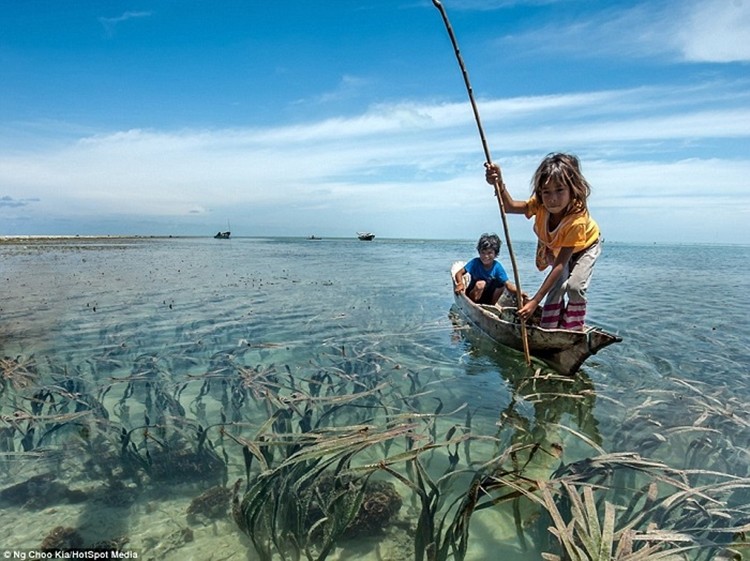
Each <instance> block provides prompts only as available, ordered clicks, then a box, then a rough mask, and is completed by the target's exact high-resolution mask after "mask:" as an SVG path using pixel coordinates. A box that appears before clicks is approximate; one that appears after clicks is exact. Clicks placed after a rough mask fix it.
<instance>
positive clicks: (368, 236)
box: [357, 232, 375, 242]
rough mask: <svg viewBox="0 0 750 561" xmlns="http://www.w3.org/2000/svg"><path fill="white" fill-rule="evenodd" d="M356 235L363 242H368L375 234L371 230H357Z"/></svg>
mask: <svg viewBox="0 0 750 561" xmlns="http://www.w3.org/2000/svg"><path fill="white" fill-rule="evenodd" d="M357 237H358V238H359V239H360V240H362V241H364V242H370V241H372V240H374V239H375V234H373V233H372V232H357Z"/></svg>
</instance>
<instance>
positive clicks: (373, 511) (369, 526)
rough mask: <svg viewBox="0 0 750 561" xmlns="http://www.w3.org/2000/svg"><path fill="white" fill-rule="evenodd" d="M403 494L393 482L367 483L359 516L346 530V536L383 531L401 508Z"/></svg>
mask: <svg viewBox="0 0 750 561" xmlns="http://www.w3.org/2000/svg"><path fill="white" fill-rule="evenodd" d="M401 504H402V499H401V495H399V494H398V491H396V487H395V486H394V485H393V483H390V482H387V481H371V482H370V483H368V485H367V490H366V491H365V496H364V498H363V499H362V505H361V506H360V507H359V511H358V512H357V516H356V517H355V518H354V520H353V521H352V523H351V524H349V526H348V527H347V529H346V532H344V537H347V538H352V537H356V536H364V535H373V534H377V533H380V532H382V531H383V528H385V527H386V526H388V524H390V522H391V520H392V519H393V517H394V516H396V515H397V514H398V511H399V510H400V509H401Z"/></svg>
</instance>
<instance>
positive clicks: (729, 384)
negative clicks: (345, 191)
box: [0, 238, 750, 561]
mask: <svg viewBox="0 0 750 561" xmlns="http://www.w3.org/2000/svg"><path fill="white" fill-rule="evenodd" d="M474 245H475V241H474V240H389V239H383V238H376V239H375V240H373V241H372V242H368V243H362V242H359V241H358V240H356V239H351V240H348V239H325V238H324V239H322V240H316V241H315V242H311V241H309V240H307V239H303V238H232V239H230V240H219V241H217V240H214V239H213V238H116V239H105V238H99V239H55V240H46V241H45V240H30V239H27V240H14V241H13V242H12V243H10V242H8V243H2V244H0V268H1V269H0V270H1V271H2V276H0V279H2V282H3V294H4V298H3V299H2V301H1V302H0V357H2V358H0V416H1V417H0V420H1V422H0V474H1V475H0V506H1V507H2V508H0V524H2V526H3V527H4V528H6V529H7V530H6V532H4V536H3V537H2V538H0V550H2V551H3V553H10V554H11V555H14V554H15V552H19V554H21V553H26V554H29V555H30V554H31V552H32V551H33V552H35V553H39V554H40V555H42V554H44V555H48V554H49V555H54V554H56V553H57V552H61V553H73V552H82V551H85V552H90V553H94V552H97V551H98V552H100V553H101V552H103V551H106V553H108V554H110V555H113V554H114V553H117V554H118V555H125V554H130V555H132V557H130V558H144V559H157V558H158V559H160V560H162V559H167V560H169V559H174V560H180V561H181V560H182V559H184V558H185V557H186V556H192V557H194V558H206V559H207V558H210V557H212V556H213V557H214V558H232V557H238V558H239V557H240V556H241V557H242V558H245V557H247V558H251V559H261V560H270V559H272V558H274V559H294V558H297V557H305V556H306V555H307V554H308V553H310V554H311V555H313V556H314V558H318V559H324V558H328V559H344V558H353V557H352V556H355V557H356V558H358V559H364V560H370V559H372V560H375V559H378V558H390V559H394V560H402V559H403V560H406V559H418V560H422V559H467V560H480V559H488V558H500V557H503V556H507V558H509V559H521V560H526V559H529V560H531V559H539V558H540V556H541V554H542V553H549V554H551V555H561V554H562V551H564V550H565V549H566V547H568V546H570V544H572V543H577V544H579V545H580V544H581V543H587V542H586V540H585V539H583V537H582V536H581V535H579V534H576V535H574V534H567V533H566V532H564V531H563V532H559V533H558V534H559V536H560V537H559V538H556V537H555V536H554V535H553V534H552V533H551V532H550V531H549V528H550V527H551V526H555V525H556V523H557V522H556V521H562V522H564V523H565V524H567V523H568V522H569V521H570V519H571V517H579V518H581V519H582V518H585V517H586V513H588V514H590V515H592V516H596V515H598V516H599V517H600V518H601V525H600V528H599V538H601V539H604V538H606V535H604V534H606V532H604V531H603V529H604V528H606V527H608V526H607V525H608V524H610V523H611V524H612V525H613V527H614V528H615V529H616V530H617V529H621V528H623V527H625V526H627V524H629V523H631V522H632V523H633V524H634V526H633V528H632V530H633V531H634V532H636V539H635V540H634V541H633V542H632V543H633V544H635V545H632V547H645V546H648V547H652V548H653V551H654V554H655V553H656V552H657V551H663V550H664V549H665V548H668V547H677V545H680V546H681V547H686V548H688V549H689V550H690V551H692V552H694V553H695V554H697V553H698V552H702V553H703V554H705V552H706V551H707V550H713V551H716V552H718V551H726V550H731V549H735V550H739V551H742V548H743V547H744V544H742V543H740V542H739V541H738V540H739V538H738V537H737V536H739V534H740V532H739V531H735V530H737V529H738V528H740V527H742V525H743V524H747V523H748V521H750V512H748V509H750V507H749V506H748V505H750V493H749V492H748V489H750V485H749V484H748V481H747V480H746V477H747V474H748V473H750V470H748V467H749V465H748V464H750V457H748V455H747V453H746V452H744V450H746V448H747V446H746V443H747V441H748V437H750V413H748V412H747V408H746V407H745V406H744V404H745V403H747V400H748V397H749V396H750V369H749V368H748V365H750V329H749V328H750V325H748V323H750V320H748V316H747V313H746V310H745V309H744V308H743V307H742V306H737V305H735V303H736V302H742V301H743V298H744V296H745V294H746V289H745V287H746V284H747V282H746V279H745V276H744V274H743V271H744V269H745V268H746V267H745V264H746V263H747V262H748V258H750V247H747V246H709V245H705V246H703V245H684V246H676V245H673V246H666V245H631V244H618V243H610V242H605V244H604V250H603V253H602V257H601V258H600V261H599V262H598V263H597V266H596V270H595V272H594V276H593V279H592V283H591V287H590V291H589V294H588V296H589V308H588V316H587V320H588V321H589V322H590V323H593V324H596V325H600V326H602V327H604V328H605V329H607V330H608V331H611V332H613V333H616V334H618V335H620V336H621V337H622V338H623V341H622V342H621V343H618V344H617V345H612V346H611V347H607V348H605V349H603V350H602V351H600V352H599V353H598V354H596V355H595V356H593V357H590V358H589V359H588V360H587V361H586V362H585V363H584V365H583V367H582V369H581V370H580V372H579V373H578V375H577V376H576V377H574V378H570V377H565V376H560V375H559V374H557V373H556V372H554V371H553V370H551V369H550V368H548V367H546V366H544V365H543V364H541V363H535V364H534V365H533V368H531V369H529V368H528V367H527V366H526V365H525V362H524V357H523V355H522V353H519V352H517V351H513V350H509V349H504V348H499V347H498V346H497V345H495V344H493V343H492V342H491V341H490V340H488V339H487V338H486V337H484V336H483V335H482V334H481V333H477V332H475V331H474V330H473V329H472V328H470V327H469V326H467V325H466V324H465V322H463V321H462V318H461V317H460V315H457V314H456V313H455V310H453V309H452V304H453V294H452V288H451V285H450V278H449V274H448V271H449V269H450V266H451V263H452V262H454V261H456V260H466V259H468V258H470V257H472V256H473V255H474V254H475V249H474ZM514 249H515V252H516V257H517V260H518V263H519V273H520V278H521V281H522V283H523V285H524V286H523V289H524V290H528V291H530V290H533V289H534V288H536V286H537V284H538V283H539V282H540V280H541V278H543V276H542V274H540V273H539V272H537V271H536V269H535V267H534V250H535V247H534V244H532V243H531V242H520V243H519V242H515V243H514ZM350 256H356V257H351V258H350ZM499 260H501V261H502V262H503V263H504V264H505V265H506V267H507V268H508V269H509V267H510V266H509V264H508V259H507V254H506V253H505V250H504V249H503V251H501V255H500V256H499ZM696 271H711V287H710V294H709V293H708V292H707V291H706V290H703V289H702V288H701V279H700V277H701V276H702V275H701V274H697V273H696ZM532 482H533V484H532ZM698 487H700V488H701V494H693V495H691V494H690V493H689V492H686V489H690V488H698ZM480 490H481V491H480ZM634 490H635V491H634ZM641 493H642V494H641ZM681 497H684V499H682V498H681ZM660 501H663V502H660ZM666 501H671V502H666ZM696 501H697V503H696ZM698 503H699V504H698ZM607 505H609V506H607ZM660 505H663V507H664V508H662V509H661V510H660V508H659V507H660ZM696 505H698V506H696ZM656 513H659V516H658V518H653V517H651V516H656ZM704 515H705V518H701V516H704ZM639 517H640V518H639ZM637 520H640V521H641V523H642V527H641V526H639V525H638V524H635V521H637ZM441 521H442V522H441ZM469 522H470V524H469ZM562 522H561V523H562ZM605 522H606V524H605ZM649 525H650V526H649ZM584 527H585V528H586V531H587V532H589V534H590V535H593V534H596V532H597V529H596V528H594V527H589V526H587V525H586V524H582V525H580V528H579V529H578V530H576V531H579V532H580V531H583V530H582V528H584ZM647 527H649V528H651V530H652V531H654V532H656V531H657V530H658V531H661V532H664V534H662V535H661V536H657V535H656V534H654V536H655V537H654V540H655V541H653V542H649V541H648V540H647V539H646V538H645V537H644V535H645V532H646V528H647ZM641 530H642V531H643V533H644V535H639V534H638V532H640V531H641ZM670 532H671V533H670ZM678 534H679V535H680V536H682V537H681V538H680V539H681V540H683V541H680V542H679V543H678V542H675V541H674V539H671V540H670V539H669V536H672V537H673V538H674V536H675V535H678ZM613 535H618V534H617V533H616V532H615V533H614V534H613ZM657 537H658V538H659V539H656V538H657ZM612 539H615V538H614V537H613V538H612ZM566 540H569V541H566ZM617 546H618V544H617V543H613V547H617ZM621 547H623V548H624V547H626V545H625V544H623V545H622V546H621ZM613 550H614V549H613ZM136 552H137V553H136ZM6 558H20V557H6ZM27 558H28V559H31V558H32V557H27ZM38 558H39V559H42V558H55V557H38ZM60 558H73V557H60ZM78 558H84V557H78ZM85 558H91V559H93V558H94V557H85ZM109 558H112V559H114V558H128V557H109ZM646 558H647V557H646Z"/></svg>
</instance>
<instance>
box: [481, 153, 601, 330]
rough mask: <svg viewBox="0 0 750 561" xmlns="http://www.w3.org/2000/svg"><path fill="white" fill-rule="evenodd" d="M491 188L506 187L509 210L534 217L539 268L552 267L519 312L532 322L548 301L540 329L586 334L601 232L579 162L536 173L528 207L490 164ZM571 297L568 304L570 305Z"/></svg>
mask: <svg viewBox="0 0 750 561" xmlns="http://www.w3.org/2000/svg"><path fill="white" fill-rule="evenodd" d="M486 168H487V171H486V179H487V182H488V183H490V184H492V185H495V184H498V185H500V194H501V196H502V198H503V205H504V206H505V210H506V211H507V212H509V213H511V214H525V215H526V218H531V217H534V233H535V234H536V235H537V238H538V242H537V249H536V266H537V268H538V269H539V270H540V271H543V270H545V269H546V268H547V267H552V270H551V271H550V272H549V274H548V275H547V277H546V278H545V279H544V282H542V285H541V286H540V287H539V290H538V291H537V293H536V294H534V296H533V297H532V298H531V299H529V300H527V301H526V302H525V304H524V305H523V306H522V307H521V308H520V309H519V310H518V315H519V316H521V318H523V319H524V320H527V319H529V318H530V317H531V315H532V314H533V313H534V310H536V308H537V307H538V306H539V304H540V302H541V301H542V299H544V298H545V296H546V299H544V307H543V308H542V320H541V323H540V327H543V328H545V329H555V328H563V329H575V330H580V329H583V325H584V320H585V317H586V289H587V288H588V284H589V280H590V278H591V272H592V269H593V267H594V263H595V262H596V259H597V258H598V257H599V254H600V253H601V244H600V243H599V226H598V225H597V224H596V222H594V219H593V218H591V216H590V215H589V211H588V208H587V206H586V200H587V198H588V196H589V194H590V193H591V186H590V185H589V183H588V181H586V178H584V177H583V174H582V173H581V166H580V164H579V162H578V158H577V157H575V156H573V155H571V154H559V153H555V154H549V155H548V156H547V157H546V158H544V160H543V161H542V163H541V164H539V167H538V168H537V170H536V172H535V173H534V177H533V179H532V186H533V194H532V196H531V198H530V199H529V200H527V201H517V200H515V199H513V198H512V197H511V196H510V194H509V193H508V191H507V190H506V189H505V185H504V184H503V180H502V175H501V172H500V166H498V165H497V164H486ZM565 296H567V303H566V302H565V301H564V299H565Z"/></svg>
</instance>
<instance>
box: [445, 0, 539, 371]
mask: <svg viewBox="0 0 750 561" xmlns="http://www.w3.org/2000/svg"><path fill="white" fill-rule="evenodd" d="M432 3H433V4H434V5H435V7H436V8H437V9H438V10H439V11H440V15H441V16H442V18H443V23H445V28H446V29H447V30H448V35H449V36H450V39H451V43H452V44H453V51H454V52H455V53H456V60H458V66H459V67H460V68H461V74H462V75H463V77H464V83H465V84H466V91H467V93H468V94H469V101H470V102H471V108H472V110H473V111H474V119H475V120H476V122H477V128H478V129H479V137H480V138H481V139H482V148H484V156H485V158H486V159H487V164H491V163H492V156H491V155H490V148H489V146H488V145H487V138H486V137H485V136H484V129H483V128H482V120H481V119H480V118H479V109H477V103H476V101H474V91H473V90H472V88H471V82H469V73H468V72H467V71H466V65H465V64H464V60H463V57H462V56H461V50H460V49H459V48H458V41H456V35H455V34H454V33H453V27H452V26H451V22H450V21H449V20H448V14H447V13H446V12H445V8H444V7H443V4H442V3H440V0H432ZM495 198H497V203H498V205H499V206H500V216H501V218H502V220H503V231H504V232H505V241H506V243H507V244H508V253H509V254H510V263H511V265H512V267H513V277H514V280H515V281H516V290H517V291H518V292H517V294H516V296H517V297H518V302H519V307H520V306H521V305H523V297H522V296H521V278H520V276H519V274H518V267H517V266H516V256H515V254H514V253H513V244H512V243H511V241H510V231H509V230H508V219H507V217H506V215H505V205H504V204H503V197H502V185H501V184H500V180H498V181H496V182H495ZM520 319H521V339H522V340H523V354H524V357H525V358H526V364H529V365H530V364H531V353H530V352H529V337H528V333H527V332H526V321H525V320H524V319H523V318H520Z"/></svg>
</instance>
